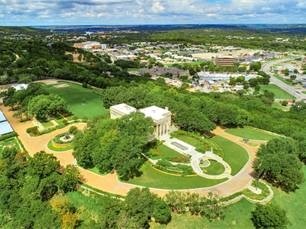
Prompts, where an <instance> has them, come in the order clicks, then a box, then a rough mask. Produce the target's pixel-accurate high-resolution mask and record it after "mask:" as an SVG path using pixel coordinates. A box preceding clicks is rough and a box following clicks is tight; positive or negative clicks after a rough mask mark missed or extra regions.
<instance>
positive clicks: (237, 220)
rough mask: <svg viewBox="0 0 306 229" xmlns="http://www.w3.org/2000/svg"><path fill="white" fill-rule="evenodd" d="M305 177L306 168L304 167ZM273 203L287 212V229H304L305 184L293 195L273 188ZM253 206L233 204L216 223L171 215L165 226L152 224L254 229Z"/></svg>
mask: <svg viewBox="0 0 306 229" xmlns="http://www.w3.org/2000/svg"><path fill="white" fill-rule="evenodd" d="M304 175H305V176H306V166H304ZM273 190H274V199H273V201H272V202H273V203H276V204H278V205H279V206H281V207H282V208H284V209H285V210H286V211H287V216H288V218H289V220H290V225H289V226H288V228H289V229H304V228H305V225H306V217H305V212H306V182H304V183H303V184H302V186H301V187H300V189H298V190H297V191H296V192H294V193H289V194H288V193H285V192H283V191H280V190H278V189H275V188H273ZM254 207H255V205H254V204H251V203H249V202H248V201H247V200H242V201H240V202H238V203H236V204H233V205H231V206H229V207H227V209H226V210H225V219H224V220H221V221H216V222H209V221H208V220H206V219H203V218H201V217H197V216H190V215H187V214H186V215H177V214H173V217H172V220H171V222H170V223H169V224H168V225H167V226H161V225H158V224H152V228H154V229H161V228H167V229H174V228H175V229H185V228H192V229H196V228H209V229H210V228H213V229H221V228H229V229H236V228H237V229H240V228H241V229H242V228H243V229H251V228H254V227H253V224H252V221H251V219H250V218H251V212H252V210H253V209H254Z"/></svg>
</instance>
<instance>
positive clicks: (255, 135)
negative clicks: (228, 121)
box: [226, 127, 276, 141]
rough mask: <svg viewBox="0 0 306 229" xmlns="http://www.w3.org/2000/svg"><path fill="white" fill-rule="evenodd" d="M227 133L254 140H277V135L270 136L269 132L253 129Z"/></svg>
mask: <svg viewBox="0 0 306 229" xmlns="http://www.w3.org/2000/svg"><path fill="white" fill-rule="evenodd" d="M226 132H228V133H230V134H233V135H236V136H239V137H242V138H248V139H253V140H267V141H269V140H271V139H273V138H276V135H273V134H269V133H268V132H265V131H263V130H260V129H256V128H253V127H244V128H233V129H227V130H226Z"/></svg>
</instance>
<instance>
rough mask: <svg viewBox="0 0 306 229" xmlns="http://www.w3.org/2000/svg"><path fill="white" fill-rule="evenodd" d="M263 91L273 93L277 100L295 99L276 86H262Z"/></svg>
mask: <svg viewBox="0 0 306 229" xmlns="http://www.w3.org/2000/svg"><path fill="white" fill-rule="evenodd" d="M260 88H261V91H264V90H267V91H269V92H272V93H273V94H274V95H275V98H276V99H293V98H294V97H293V96H292V95H290V94H288V93H287V92H286V91H284V90H282V89H281V88H279V87H278V86H276V85H273V84H269V85H260Z"/></svg>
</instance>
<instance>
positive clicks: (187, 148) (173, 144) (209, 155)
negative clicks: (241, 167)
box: [164, 137, 232, 180]
mask: <svg viewBox="0 0 306 229" xmlns="http://www.w3.org/2000/svg"><path fill="white" fill-rule="evenodd" d="M164 145H166V146H167V147H169V148H170V149H173V150H174V151H176V152H178V153H180V154H184V155H185V156H190V158H191V159H190V164H191V167H192V169H193V171H194V172H195V173H196V174H197V175H198V176H201V177H204V178H206V179H213V180H221V179H225V178H231V171H232V170H231V167H230V166H229V164H228V163H226V162H225V161H224V160H223V158H221V157H219V156H218V155H216V154H214V153H213V152H212V151H207V152H205V153H204V152H203V153H201V152H199V151H197V150H196V148H195V147H194V146H192V145H190V144H188V143H186V142H184V141H181V140H179V139H177V138H170V137H169V138H166V139H164ZM205 160H215V161H217V162H218V163H220V164H222V165H223V167H224V172H223V173H222V174H219V175H210V174H207V173H204V172H203V170H202V168H201V166H200V165H201V162H202V161H205Z"/></svg>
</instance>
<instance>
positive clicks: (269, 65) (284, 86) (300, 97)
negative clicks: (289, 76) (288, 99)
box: [262, 58, 306, 101]
mask: <svg viewBox="0 0 306 229" xmlns="http://www.w3.org/2000/svg"><path fill="white" fill-rule="evenodd" d="M293 59H294V58H284V59H279V60H274V61H270V62H267V63H265V64H263V66H262V71H263V72H265V73H266V74H268V75H270V76H271V79H270V83H271V84H274V85H276V86H278V87H279V88H281V89H283V90H284V91H286V92H287V93H289V94H290V95H292V96H294V97H295V98H296V100H297V101H301V100H305V101H306V95H305V94H304V93H303V92H302V91H300V90H298V89H296V88H295V87H294V86H291V85H289V84H286V83H285V82H283V81H281V80H280V79H278V78H276V77H275V76H274V73H273V72H272V67H273V66H274V65H278V64H281V63H286V62H288V61H291V60H293Z"/></svg>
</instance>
